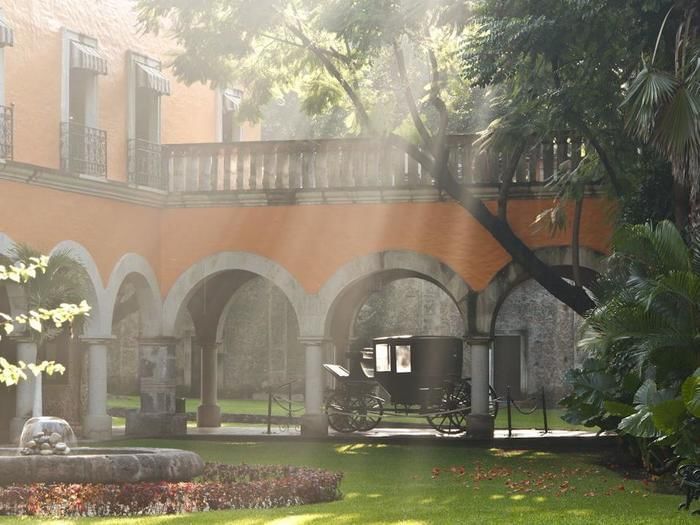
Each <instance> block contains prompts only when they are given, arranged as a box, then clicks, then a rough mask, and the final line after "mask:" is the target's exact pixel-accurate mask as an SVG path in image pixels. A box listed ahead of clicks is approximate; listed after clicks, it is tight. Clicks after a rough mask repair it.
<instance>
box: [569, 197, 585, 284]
mask: <svg viewBox="0 0 700 525" xmlns="http://www.w3.org/2000/svg"><path fill="white" fill-rule="evenodd" d="M582 214H583V197H581V198H580V199H576V201H575V204H574V220H573V223H574V224H573V227H572V228H571V271H572V273H573V275H574V284H575V285H576V286H578V287H580V286H581V263H580V260H579V234H580V232H581V215H582Z"/></svg>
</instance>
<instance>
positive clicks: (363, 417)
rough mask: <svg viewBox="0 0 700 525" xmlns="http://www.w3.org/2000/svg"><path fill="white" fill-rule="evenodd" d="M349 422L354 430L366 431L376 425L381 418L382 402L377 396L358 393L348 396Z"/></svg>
mask: <svg viewBox="0 0 700 525" xmlns="http://www.w3.org/2000/svg"><path fill="white" fill-rule="evenodd" d="M349 411H350V412H352V416H350V424H351V425H352V426H353V428H354V429H355V430H359V431H360V432H367V431H368V430H372V429H373V428H374V427H376V426H377V425H378V424H379V422H380V421H381V420H382V415H383V414H384V404H383V403H382V400H381V399H380V398H378V397H377V396H373V395H371V394H364V395H362V394H360V395H353V396H350V410H349Z"/></svg>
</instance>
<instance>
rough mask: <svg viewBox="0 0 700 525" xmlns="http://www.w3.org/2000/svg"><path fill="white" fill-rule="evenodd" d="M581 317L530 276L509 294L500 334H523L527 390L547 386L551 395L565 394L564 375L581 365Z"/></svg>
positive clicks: (498, 325)
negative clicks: (579, 342) (578, 343)
mask: <svg viewBox="0 0 700 525" xmlns="http://www.w3.org/2000/svg"><path fill="white" fill-rule="evenodd" d="M580 324H581V318H580V317H579V316H578V315H577V314H576V313H575V312H573V310H571V309H570V308H568V307H567V306H565V305H563V304H562V303H560V302H559V301H558V300H557V299H555V298H554V297H552V296H551V295H550V294H549V293H548V292H547V291H546V290H545V289H544V288H542V287H541V286H540V285H539V284H538V283H537V282H535V281H533V280H532V279H529V280H527V281H525V282H524V283H522V284H520V285H518V286H517V287H515V288H514V289H513V291H512V292H511V293H510V295H508V297H507V298H506V300H505V301H504V303H503V305H502V306H501V309H500V311H499V312H498V317H497V318H496V335H511V334H521V335H522V336H523V344H524V345H525V348H524V352H522V353H521V355H522V354H523V353H524V357H525V360H524V362H523V361H521V367H524V368H525V374H524V375H525V376H526V378H527V384H526V392H527V393H528V394H532V393H535V392H539V391H540V389H541V388H542V386H544V387H545V391H546V392H547V396H548V397H549V398H550V399H552V400H556V399H560V398H561V397H563V395H564V393H565V387H564V382H563V380H564V374H565V373H566V371H567V370H568V369H569V368H572V367H574V366H580V363H581V361H582V357H583V356H582V355H581V352H580V351H577V349H576V340H577V333H578V329H579V327H580Z"/></svg>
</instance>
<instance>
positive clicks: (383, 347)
mask: <svg viewBox="0 0 700 525" xmlns="http://www.w3.org/2000/svg"><path fill="white" fill-rule="evenodd" d="M374 361H375V366H374V370H375V371H376V372H391V355H390V354H389V345H387V344H378V345H376V346H375V347H374Z"/></svg>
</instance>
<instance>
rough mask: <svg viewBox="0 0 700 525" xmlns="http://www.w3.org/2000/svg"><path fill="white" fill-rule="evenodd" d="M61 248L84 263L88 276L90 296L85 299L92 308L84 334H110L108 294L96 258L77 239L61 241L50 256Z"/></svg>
mask: <svg viewBox="0 0 700 525" xmlns="http://www.w3.org/2000/svg"><path fill="white" fill-rule="evenodd" d="M59 250H66V251H68V252H70V254H71V256H72V257H74V258H75V259H76V260H78V262H80V264H82V265H83V268H84V269H85V273H86V274H87V276H88V283H89V286H88V296H87V297H86V298H85V299H86V301H87V302H88V304H89V305H90V307H91V308H92V309H91V310H90V316H89V317H88V318H87V322H86V323H85V329H84V335H86V336H103V335H105V334H109V333H110V320H109V318H106V317H105V315H104V313H105V304H106V297H105V295H106V294H105V289H104V286H103V285H102V278H101V277H100V271H99V269H98V268H97V264H96V263H95V260H94V259H93V257H92V255H91V254H90V252H89V251H88V249H87V248H85V247H84V246H83V245H82V244H80V243H78V242H75V241H71V240H65V241H61V242H59V243H58V244H57V245H56V246H54V247H53V249H52V250H51V251H50V252H49V256H51V254H53V253H56V252H57V251H59Z"/></svg>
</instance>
